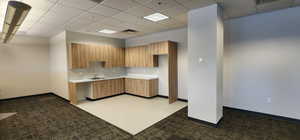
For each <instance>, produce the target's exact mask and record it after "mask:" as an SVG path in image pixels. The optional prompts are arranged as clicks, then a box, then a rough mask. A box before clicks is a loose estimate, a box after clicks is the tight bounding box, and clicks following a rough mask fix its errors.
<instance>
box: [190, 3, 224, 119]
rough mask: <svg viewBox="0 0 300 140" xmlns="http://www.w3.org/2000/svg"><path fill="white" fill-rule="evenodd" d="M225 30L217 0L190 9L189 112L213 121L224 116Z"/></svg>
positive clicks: (196, 116)
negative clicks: (211, 3)
mask: <svg viewBox="0 0 300 140" xmlns="http://www.w3.org/2000/svg"><path fill="white" fill-rule="evenodd" d="M223 34H224V33H223V22H222V18H221V9H220V8H219V7H218V5H217V4H214V5H210V6H208V7H203V8H199V9H194V10H191V11H190V12H189V13H188V60H189V64H188V65H189V66H188V69H189V75H188V101H189V102H188V116H189V117H190V118H193V119H197V120H201V121H205V122H208V123H212V124H217V123H218V122H219V120H220V119H221V118H222V116H223V104H222V99H223V97H222V88H223V86H222V81H223V79H222V69H223V67H222V60H223V44H224V43H223Z"/></svg>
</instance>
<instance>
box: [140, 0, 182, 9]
mask: <svg viewBox="0 0 300 140" xmlns="http://www.w3.org/2000/svg"><path fill="white" fill-rule="evenodd" d="M145 6H147V7H149V8H151V9H153V10H156V11H164V10H167V9H170V8H173V7H178V6H180V5H179V4H178V3H177V2H176V1H175V0H152V1H150V2H149V3H147V4H145Z"/></svg>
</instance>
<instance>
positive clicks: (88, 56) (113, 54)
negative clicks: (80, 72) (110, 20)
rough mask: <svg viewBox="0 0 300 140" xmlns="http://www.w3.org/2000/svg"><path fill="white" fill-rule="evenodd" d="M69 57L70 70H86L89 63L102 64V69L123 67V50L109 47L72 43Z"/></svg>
mask: <svg viewBox="0 0 300 140" xmlns="http://www.w3.org/2000/svg"><path fill="white" fill-rule="evenodd" d="M69 54H70V56H69V67H70V68H71V69H82V68H88V67H89V63H90V62H104V67H106V68H110V67H122V66H124V65H125V49H124V48H116V47H113V46H109V45H99V46H96V45H85V44H78V43H72V44H71V49H70V53H69Z"/></svg>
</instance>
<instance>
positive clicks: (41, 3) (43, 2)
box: [22, 0, 54, 11]
mask: <svg viewBox="0 0 300 140" xmlns="http://www.w3.org/2000/svg"><path fill="white" fill-rule="evenodd" d="M22 2H24V3H26V4H28V5H30V6H31V10H40V11H48V10H49V9H50V7H52V6H53V5H54V3H53V2H50V1H48V0H23V1H22Z"/></svg>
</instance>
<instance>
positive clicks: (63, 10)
mask: <svg viewBox="0 0 300 140" xmlns="http://www.w3.org/2000/svg"><path fill="white" fill-rule="evenodd" d="M50 12H53V13H55V14H56V15H57V16H64V17H65V18H72V17H75V16H79V15H80V14H81V13H83V12H84V11H83V10H80V9H77V8H72V7H68V6H63V5H59V4H56V5H55V6H54V7H53V8H51V9H50Z"/></svg>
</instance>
